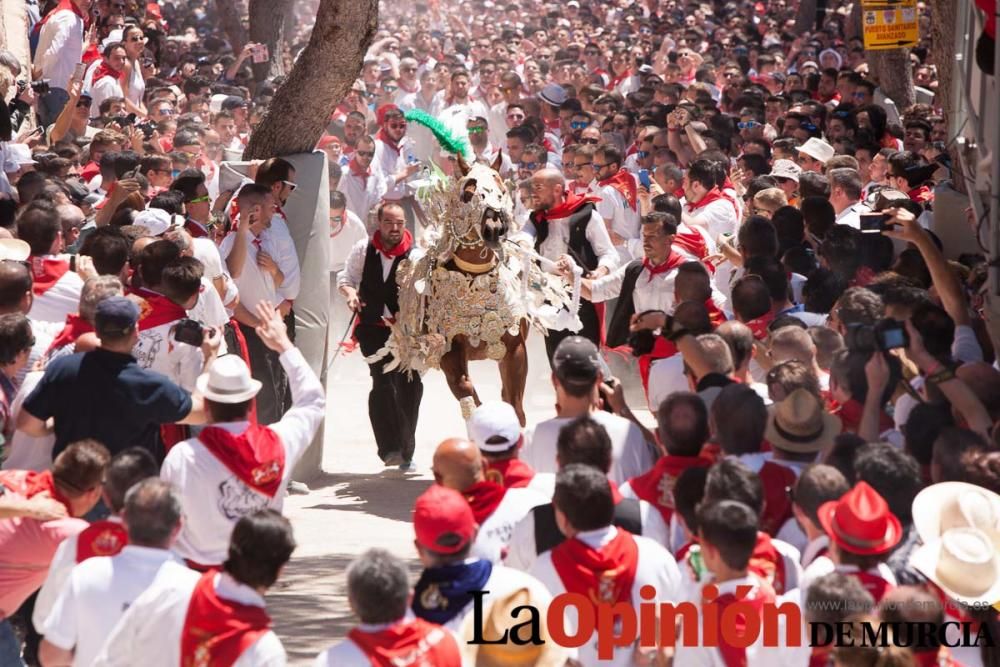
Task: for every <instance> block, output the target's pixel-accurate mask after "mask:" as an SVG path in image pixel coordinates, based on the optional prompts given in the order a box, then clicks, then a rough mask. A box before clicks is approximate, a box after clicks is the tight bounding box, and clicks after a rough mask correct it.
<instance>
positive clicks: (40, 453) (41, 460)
mask: <svg viewBox="0 0 1000 667" xmlns="http://www.w3.org/2000/svg"><path fill="white" fill-rule="evenodd" d="M71 351H72V350H71ZM44 375H45V372H44V371H32V372H30V373H28V374H27V375H26V376H25V378H24V382H22V383H21V386H20V387H18V389H17V394H15V396H14V401H13V402H12V403H11V405H10V414H11V416H12V417H13V418H14V419H17V415H18V413H19V412H21V406H22V405H24V399H26V398H27V397H28V396H29V395H31V392H32V391H34V389H35V386H36V385H37V384H38V381H39V380H41V379H42V377H43V376H44ZM55 444H56V436H55V434H54V433H50V434H48V435H43V436H42V437H40V438H36V437H34V436H30V435H28V434H26V433H25V432H24V431H22V430H20V429H18V430H16V431H14V436H13V437H12V438H11V439H10V443H9V446H8V447H7V458H5V459H4V461H3V465H2V466H0V467H2V468H3V469H4V470H34V471H36V472H43V471H45V470H49V469H50V468H51V467H52V448H53V447H54V446H55ZM63 544H65V542H64V543H63ZM35 608H36V609H37V608H38V607H37V604H36V607H35Z"/></svg>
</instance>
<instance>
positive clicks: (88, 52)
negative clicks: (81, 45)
mask: <svg viewBox="0 0 1000 667" xmlns="http://www.w3.org/2000/svg"><path fill="white" fill-rule="evenodd" d="M100 57H101V52H100V50H98V48H97V44H90V45H89V46H87V48H86V49H84V50H83V57H82V58H80V62H82V63H84V64H85V65H88V66H89V65H90V64H92V63H93V62H94V61H95V60H97V59H98V58H100Z"/></svg>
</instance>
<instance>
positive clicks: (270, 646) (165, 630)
mask: <svg viewBox="0 0 1000 667" xmlns="http://www.w3.org/2000/svg"><path fill="white" fill-rule="evenodd" d="M200 578H201V575H200V574H199V573H197V572H195V571H194V570H189V569H187V568H186V567H184V566H183V565H178V564H177V563H165V564H164V565H163V567H162V568H161V569H160V572H159V574H158V575H157V577H156V579H155V580H154V581H153V583H152V584H151V585H150V586H149V588H147V589H146V591H145V592H144V593H143V594H142V595H140V596H139V597H138V598H136V600H135V602H133V603H132V605H131V606H130V607H129V608H128V610H127V611H126V612H125V614H124V615H123V616H122V617H121V619H120V620H119V621H118V623H117V624H116V625H115V627H114V630H113V631H112V632H111V635H110V636H109V637H108V639H107V641H106V642H104V645H103V646H102V648H101V650H100V652H99V654H98V656H97V659H96V660H95V661H94V663H93V665H94V667H135V666H136V665H142V666H143V667H177V665H179V664H180V663H181V632H182V631H183V629H184V619H185V618H186V617H187V610H188V606H189V605H190V604H191V594H192V593H193V592H194V588H195V586H196V585H197V584H198V580H199V579H200ZM215 592H216V594H217V595H218V596H219V597H220V598H222V599H223V600H231V601H233V602H237V603H239V604H243V605H252V606H254V607H261V608H263V607H264V606H265V605H264V598H263V597H261V595H260V594H259V593H257V592H256V591H254V590H253V589H252V588H250V587H249V586H245V585H244V584H241V583H239V582H237V581H236V580H235V579H233V578H232V577H230V576H229V575H228V574H225V573H220V574H218V575H216V578H215ZM284 665H285V649H284V647H282V645H281V641H280V640H279V639H278V636H277V635H276V634H274V632H272V631H270V630H268V631H267V632H265V633H264V634H263V635H261V636H260V637H259V638H258V639H257V641H255V642H254V643H253V644H251V645H250V647H249V648H247V649H246V650H245V651H243V654H242V655H241V656H240V657H239V659H238V660H237V661H236V662H235V663H233V667H284Z"/></svg>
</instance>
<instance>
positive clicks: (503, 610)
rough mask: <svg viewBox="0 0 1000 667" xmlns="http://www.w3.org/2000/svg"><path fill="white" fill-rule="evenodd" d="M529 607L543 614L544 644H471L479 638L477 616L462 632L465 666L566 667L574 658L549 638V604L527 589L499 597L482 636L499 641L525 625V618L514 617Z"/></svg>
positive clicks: (488, 612)
mask: <svg viewBox="0 0 1000 667" xmlns="http://www.w3.org/2000/svg"><path fill="white" fill-rule="evenodd" d="M525 605H528V606H531V607H534V608H535V609H537V610H538V612H539V616H540V619H541V622H540V627H539V635H540V637H541V639H542V641H543V642H544V643H543V644H532V643H528V644H515V643H514V642H512V641H508V642H505V643H503V644H469V643H468V640H470V639H472V637H474V636H475V635H474V634H473V632H474V628H473V622H474V618H473V616H474V614H469V615H468V616H467V617H466V619H465V622H464V623H463V624H462V630H461V632H460V636H461V637H462V638H463V639H462V640H461V641H459V647H460V650H461V652H462V664H463V665H472V666H474V667H562V666H563V665H564V664H565V663H566V660H567V659H568V658H570V657H571V654H570V652H569V651H568V650H567V649H565V648H563V647H562V646H559V645H558V644H556V643H555V642H554V641H553V640H552V637H551V636H549V630H548V625H547V624H546V620H545V619H546V618H547V616H548V603H547V602H545V601H544V600H539V599H538V598H537V597H536V596H534V595H532V593H531V589H530V588H528V587H527V586H522V587H521V588H518V589H517V590H514V591H512V592H510V593H508V594H507V595H504V596H501V597H498V598H496V599H495V600H493V602H492V603H490V606H489V608H488V609H487V610H486V613H485V617H484V619H483V623H482V626H481V628H482V632H481V635H480V636H481V637H483V638H484V639H486V640H490V639H497V638H498V637H502V636H503V635H504V633H505V632H507V631H509V630H511V628H513V627H514V626H515V625H517V624H519V623H523V622H524V621H525V619H526V615H525V614H519V615H513V614H514V610H515V609H517V608H518V607H522V606H525ZM522 638H523V637H522Z"/></svg>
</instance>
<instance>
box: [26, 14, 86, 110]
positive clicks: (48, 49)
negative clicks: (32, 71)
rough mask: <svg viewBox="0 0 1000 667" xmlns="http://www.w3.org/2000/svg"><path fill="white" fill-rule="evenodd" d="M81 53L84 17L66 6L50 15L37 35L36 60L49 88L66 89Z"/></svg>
mask: <svg viewBox="0 0 1000 667" xmlns="http://www.w3.org/2000/svg"><path fill="white" fill-rule="evenodd" d="M82 57H83V19H82V18H80V17H79V16H77V15H76V13H75V12H73V11H69V10H61V11H58V12H56V13H55V14H53V15H52V16H51V17H49V20H48V21H46V22H45V25H43V26H42V29H41V31H40V32H39V35H38V48H37V50H36V51H35V64H36V65H37V66H38V67H40V68H41V70H42V78H43V79H48V80H49V85H50V86H51V87H52V88H62V89H63V90H68V89H69V80H70V77H72V76H73V70H74V69H75V68H76V64H77V63H78V62H80V58H82Z"/></svg>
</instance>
